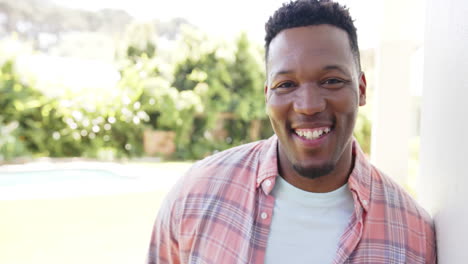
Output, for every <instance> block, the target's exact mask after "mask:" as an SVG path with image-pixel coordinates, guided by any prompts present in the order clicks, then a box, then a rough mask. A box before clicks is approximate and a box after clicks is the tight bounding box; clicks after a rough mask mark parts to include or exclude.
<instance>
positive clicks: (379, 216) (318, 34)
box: [148, 0, 436, 264]
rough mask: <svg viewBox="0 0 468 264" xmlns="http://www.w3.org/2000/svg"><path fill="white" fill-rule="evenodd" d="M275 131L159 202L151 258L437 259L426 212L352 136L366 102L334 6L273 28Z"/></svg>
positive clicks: (347, 21) (197, 173)
mask: <svg viewBox="0 0 468 264" xmlns="http://www.w3.org/2000/svg"><path fill="white" fill-rule="evenodd" d="M265 40H266V43H265V48H266V69H267V80H266V85H265V102H266V107H267V113H268V116H269V118H270V121H271V124H272V126H273V129H274V131H275V134H276V135H275V136H273V137H271V138H270V139H268V140H264V141H259V142H254V143H250V144H247V145H243V146H240V147H236V148H233V149H230V150H227V151H224V152H221V153H218V154H216V155H214V156H212V157H209V158H206V159H204V160H202V161H200V162H198V163H196V164H195V165H194V166H193V167H192V168H191V169H190V171H189V172H188V173H187V174H186V175H185V176H184V177H183V178H182V179H181V180H180V181H179V182H178V184H176V186H175V187H174V189H173V190H172V191H171V193H170V194H169V195H168V197H167V199H166V201H165V203H164V204H163V206H162V208H161V209H160V212H159V215H158V218H157V220H156V223H155V227H154V232H153V236H152V241H151V247H150V252H149V261H148V262H149V263H159V264H163V263H213V264H214V263H216V264H218V263H222V264H229V263H236V264H240V263H246V264H247V263H249V264H251V263H267V264H276V263H294V264H297V263H320V264H323V263H382V264H383V263H435V261H436V256H435V241H434V229H433V225H432V223H431V220H430V218H429V216H428V215H427V213H426V212H425V211H424V210H423V209H421V208H420V207H419V206H418V205H417V204H416V203H415V202H414V201H413V200H412V199H411V197H410V196H409V195H408V194H406V192H405V191H403V189H402V188H400V187H399V186H397V185H396V184H395V183H394V182H393V181H392V180H390V179H389V178H388V177H387V176H385V175H383V174H382V173H381V172H380V171H378V170H377V169H376V168H375V167H373V166H372V165H371V164H369V162H368V161H367V160H366V158H365V156H364V154H363V153H362V151H361V149H360V147H359V145H358V143H357V142H356V141H355V140H354V139H353V137H352V131H353V128H354V124H355V121H356V116H357V111H358V106H362V105H364V104H365V100H366V78H365V75H364V73H363V72H362V71H361V67H360V60H359V49H358V44H357V36H356V28H355V27H354V25H353V22H352V19H351V18H350V16H349V13H348V11H347V10H346V9H344V8H343V7H341V6H340V5H338V4H337V3H333V2H330V1H317V0H299V1H296V2H291V3H289V4H285V5H283V7H281V8H280V9H279V10H277V11H276V13H275V14H274V15H273V16H272V17H271V18H270V19H269V21H268V22H267V24H266V38H265Z"/></svg>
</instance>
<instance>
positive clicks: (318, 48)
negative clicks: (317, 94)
mask: <svg viewBox="0 0 468 264" xmlns="http://www.w3.org/2000/svg"><path fill="white" fill-rule="evenodd" d="M267 58H268V61H267V66H268V69H272V68H277V67H284V66H287V65H288V66H292V65H297V64H298V63H304V62H306V63H309V64H354V57H353V53H352V51H351V46H350V42H349V38H348V34H347V33H346V31H344V30H342V29H340V28H338V27H335V26H331V25H314V26H306V27H296V28H290V29H286V30H283V31H281V32H280V33H279V34H278V35H277V36H276V37H275V38H274V39H273V40H272V41H271V43H270V47H269V52H268V57H267ZM284 64H286V65H284ZM291 64H292V65H291Z"/></svg>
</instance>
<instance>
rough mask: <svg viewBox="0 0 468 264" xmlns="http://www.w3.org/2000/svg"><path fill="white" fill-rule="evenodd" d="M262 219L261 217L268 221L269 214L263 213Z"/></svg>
mask: <svg viewBox="0 0 468 264" xmlns="http://www.w3.org/2000/svg"><path fill="white" fill-rule="evenodd" d="M260 217H261V218H262V219H263V220H265V219H267V217H268V214H267V213H265V212H263V213H262V214H261V215H260Z"/></svg>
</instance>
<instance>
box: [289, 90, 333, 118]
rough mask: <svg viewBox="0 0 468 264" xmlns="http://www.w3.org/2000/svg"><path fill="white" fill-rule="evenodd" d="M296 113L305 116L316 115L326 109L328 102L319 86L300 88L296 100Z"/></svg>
mask: <svg viewBox="0 0 468 264" xmlns="http://www.w3.org/2000/svg"><path fill="white" fill-rule="evenodd" d="M293 106H294V111H295V112H296V113H299V114H303V115H314V114H316V113H320V112H322V111H324V110H325V108H326V101H325V98H324V96H323V94H321V91H320V87H317V85H304V86H301V87H299V89H298V91H297V94H296V96H295V98H294V104H293Z"/></svg>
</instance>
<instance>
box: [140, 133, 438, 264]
mask: <svg viewBox="0 0 468 264" xmlns="http://www.w3.org/2000/svg"><path fill="white" fill-rule="evenodd" d="M277 144H278V140H277V138H276V136H273V137H271V138H270V139H268V140H264V141H259V142H254V143H250V144H247V145H243V146H240V147H236V148H233V149H230V150H227V151H224V152H221V153H218V154H216V155H214V156H211V157H208V158H206V159H204V160H202V161H200V162H198V163H196V164H195V165H194V166H193V167H192V168H191V169H190V171H189V172H188V173H187V174H186V175H185V176H184V177H182V178H181V180H179V182H178V183H177V184H176V186H174V188H173V190H172V191H171V192H170V193H169V195H168V196H167V197H166V200H165V202H164V203H163V206H162V207H161V209H160V211H159V214H158V217H157V219H156V222H155V225H154V230H153V234H152V238H151V244H150V249H149V255H148V263H150V264H154V263H158V264H166V263H170V264H176V263H184V264H185V263H187V264H188V263H190V264H202V263H203V264H204V263H206V264H253V263H264V257H265V248H266V245H267V240H268V232H269V228H270V224H271V215H272V213H273V206H274V202H275V199H274V197H272V196H271V195H270V192H271V190H272V189H273V186H274V182H275V179H276V177H277V175H278V167H277V154H276V149H277ZM353 149H354V155H355V166H354V169H353V171H352V173H351V175H350V177H349V180H348V186H349V188H350V189H351V192H352V194H353V198H354V207H355V211H354V214H353V216H352V218H351V221H350V223H349V225H348V227H347V229H346V231H345V233H344V234H343V235H342V237H341V240H340V243H339V247H338V250H337V253H336V257H335V259H334V262H333V263H334V264H338V263H356V264H358V263H373V264H389V263H410V264H413V263H414V264H416V263H436V251H435V234H434V228H433V224H432V221H431V219H430V217H429V215H428V214H427V213H426V212H425V211H424V210H423V209H422V208H421V207H419V206H418V205H417V204H416V203H415V202H414V201H413V199H412V198H411V197H410V196H409V195H408V194H407V193H406V192H405V191H403V190H402V189H401V188H400V187H399V186H397V185H396V184H395V183H394V182H393V181H392V180H390V179H389V178H388V177H387V176H385V175H383V174H382V173H381V172H379V171H378V170H377V169H376V168H374V167H373V166H372V165H371V164H370V163H369V162H368V161H367V160H366V158H365V156H364V154H363V153H362V151H361V150H360V148H359V146H358V144H357V143H356V142H354V148H353ZM266 180H269V184H266V182H267V181H266Z"/></svg>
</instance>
